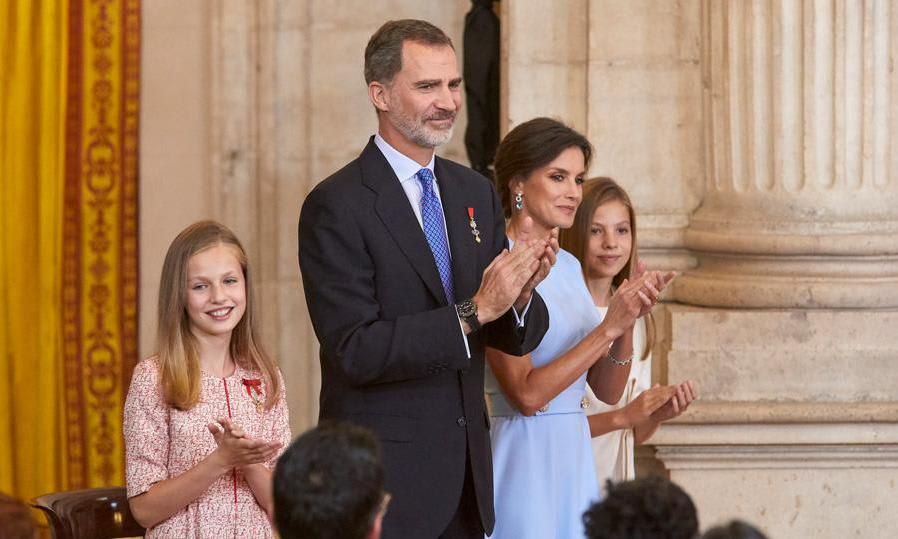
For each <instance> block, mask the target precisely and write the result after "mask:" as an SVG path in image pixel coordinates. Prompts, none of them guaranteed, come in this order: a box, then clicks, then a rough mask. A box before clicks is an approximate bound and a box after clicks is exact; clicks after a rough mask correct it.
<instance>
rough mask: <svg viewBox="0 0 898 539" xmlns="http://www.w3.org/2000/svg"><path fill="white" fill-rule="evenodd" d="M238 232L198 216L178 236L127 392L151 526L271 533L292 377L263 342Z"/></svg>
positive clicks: (134, 487) (132, 472)
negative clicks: (149, 338) (153, 344)
mask: <svg viewBox="0 0 898 539" xmlns="http://www.w3.org/2000/svg"><path fill="white" fill-rule="evenodd" d="M250 276H251V273H250V271H249V269H248V267H247V260H246V253H245V251H244V250H243V247H242V246H241V245H240V242H239V241H238V240H237V238H236V237H235V236H234V234H233V233H232V232H231V231H230V230H228V229H227V228H226V227H224V226H222V225H220V224H218V223H215V222H212V221H202V222H199V223H195V224H193V225H191V226H190V227H188V228H186V229H185V230H184V231H183V232H181V233H180V234H179V235H178V237H177V238H175V240H174V241H173V242H172V244H171V246H169V249H168V253H167V254H166V256H165V263H164V265H163V268H162V280H161V284H160V287H159V318H158V322H159V324H158V325H159V329H158V332H159V337H158V346H159V350H158V354H157V355H156V356H153V357H151V358H148V359H145V360H143V361H141V362H140V363H139V364H138V365H137V367H136V368H135V369H134V375H133V377H132V379H131V387H130V388H129V390H128V398H127V401H126V402H125V417H124V436H125V448H126V476H127V477H126V478H127V484H128V498H129V501H130V504H131V512H132V513H133V514H134V517H135V518H136V519H137V521H138V522H140V523H141V524H142V525H143V526H145V527H146V528H148V530H147V535H146V536H147V537H172V538H174V537H177V538H189V537H196V538H199V537H210V538H215V539H223V538H229V537H253V538H256V537H260V538H264V537H273V536H274V534H273V532H272V527H271V523H270V516H271V507H272V499H271V473H272V469H273V467H274V464H275V461H276V460H277V457H278V456H280V453H281V452H282V451H283V449H284V448H285V447H286V446H287V444H288V443H289V442H290V428H289V426H288V417H287V405H286V400H285V393H284V381H283V377H282V376H281V373H280V371H279V370H278V368H277V366H276V365H275V363H274V362H273V361H272V360H271V359H270V358H269V357H268V356H267V355H266V354H265V352H264V351H263V350H262V347H261V346H260V343H259V342H258V338H257V334H256V328H255V318H254V315H253V311H252V307H253V302H252V298H253V295H252V286H251V282H250Z"/></svg>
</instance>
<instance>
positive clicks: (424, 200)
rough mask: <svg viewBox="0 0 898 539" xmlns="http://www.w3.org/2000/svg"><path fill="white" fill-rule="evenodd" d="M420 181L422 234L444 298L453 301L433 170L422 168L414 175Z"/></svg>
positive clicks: (450, 262)
mask: <svg viewBox="0 0 898 539" xmlns="http://www.w3.org/2000/svg"><path fill="white" fill-rule="evenodd" d="M415 176H417V178H418V181H419V182H421V188H422V189H423V192H424V194H423V195H421V221H422V224H423V226H424V236H426V237H427V243H428V244H430V250H431V252H433V260H434V262H436V264H437V270H439V272H440V281H442V282H443V290H444V291H445V292H446V300H448V301H449V304H450V305H451V304H453V303H455V286H454V285H453V283H452V259H451V258H450V257H449V246H448V245H447V244H446V230H445V221H444V220H443V208H442V206H440V200H439V199H438V198H437V195H436V193H434V192H433V172H431V171H430V169H427V168H422V169H421V170H419V171H418V173H417V174H416V175H415Z"/></svg>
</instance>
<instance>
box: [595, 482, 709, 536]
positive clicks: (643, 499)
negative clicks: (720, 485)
mask: <svg viewBox="0 0 898 539" xmlns="http://www.w3.org/2000/svg"><path fill="white" fill-rule="evenodd" d="M583 523H584V525H585V526H586V537H588V538H589V539H695V537H697V536H698V515H697V514H696V511H695V505H694V504H693V503H692V499H691V498H690V497H689V495H688V494H686V492H684V491H683V489H681V488H680V487H678V486H677V485H675V484H674V483H672V482H670V481H668V480H667V479H664V478H662V477H657V476H652V477H646V478H642V479H636V480H634V481H626V482H623V483H617V484H611V483H609V485H608V496H607V497H606V498H605V499H604V500H602V501H601V502H597V503H595V504H594V505H593V506H592V507H590V508H589V509H588V510H587V511H586V513H585V514H584V515H583Z"/></svg>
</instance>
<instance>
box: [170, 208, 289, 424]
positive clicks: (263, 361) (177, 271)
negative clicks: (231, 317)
mask: <svg viewBox="0 0 898 539" xmlns="http://www.w3.org/2000/svg"><path fill="white" fill-rule="evenodd" d="M216 245H230V246H231V247H233V248H234V251H235V252H236V255H237V260H238V262H239V263H240V267H241V268H242V269H243V277H244V282H245V284H246V312H245V313H244V314H243V317H242V318H241V319H240V321H239V322H237V325H236V326H235V327H234V330H233V332H232V333H231V344H230V353H231V357H232V358H233V359H234V361H235V362H236V363H237V364H239V365H240V366H241V367H243V368H245V369H249V370H255V371H259V372H261V373H262V377H263V380H264V383H265V388H266V389H267V392H266V393H267V394H266V396H265V408H267V409H270V408H271V407H272V406H274V404H275V403H276V402H277V398H278V394H279V392H280V389H281V388H280V377H279V376H278V373H277V366H276V365H275V363H274V362H273V361H272V360H271V358H270V357H269V356H268V354H266V353H265V350H264V349H263V347H262V343H261V342H259V338H258V333H257V331H256V315H255V313H254V311H255V302H254V301H253V298H254V296H255V294H254V291H253V286H252V272H251V271H250V268H249V262H248V261H247V258H246V251H245V250H244V249H243V246H242V245H240V241H239V240H238V239H237V236H235V235H234V233H233V232H231V231H230V230H229V229H228V228H227V227H226V226H224V225H222V224H221V223H218V222H215V221H199V222H197V223H194V224H192V225H190V226H188V227H187V228H185V229H184V230H183V231H181V233H180V234H178V236H177V237H176V238H175V239H174V241H172V243H171V245H170V246H169V247H168V252H167V253H166V254H165V262H164V263H163V265H162V277H161V280H160V283H159V313H158V340H157V346H158V350H159V352H158V353H159V366H160V384H161V389H162V395H163V398H164V399H165V401H166V402H167V403H168V404H169V405H170V406H172V407H174V408H177V409H179V410H189V409H191V408H193V407H194V406H195V405H196V404H197V402H198V401H199V397H200V379H201V377H202V374H201V371H200V363H199V354H198V351H197V341H196V338H195V337H194V336H193V333H192V332H191V331H190V318H189V316H188V314H187V262H188V261H189V260H190V257H192V256H193V255H195V254H197V253H199V252H201V251H205V250H206V249H209V248H211V247H215V246H216Z"/></svg>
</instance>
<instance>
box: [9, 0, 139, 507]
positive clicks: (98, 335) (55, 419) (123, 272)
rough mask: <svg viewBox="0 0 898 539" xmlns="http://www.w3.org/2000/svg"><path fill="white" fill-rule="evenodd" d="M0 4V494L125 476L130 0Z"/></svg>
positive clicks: (134, 53)
mask: <svg viewBox="0 0 898 539" xmlns="http://www.w3.org/2000/svg"><path fill="white" fill-rule="evenodd" d="M2 6H3V7H0V227H2V229H0V283H2V289H0V429H2V430H0V432H4V433H8V435H9V436H10V441H11V442H12V443H3V444H0V490H3V491H6V492H10V493H12V494H15V495H16V496H19V497H21V498H25V499H28V498H31V497H33V496H35V495H39V494H42V493H46V492H52V491H58V490H67V489H72V488H83V487H90V486H101V485H115V484H123V481H124V474H123V449H122V441H121V407H122V403H123V400H124V395H125V392H126V390H127V384H128V380H129V379H130V375H131V369H132V368H133V365H134V363H135V361H136V355H137V350H136V346H137V117H138V116H137V111H138V108H137V105H138V89H139V75H138V67H139V39H140V32H139V28H140V19H139V9H140V6H139V1H138V0H33V1H32V0H11V1H10V2H3V3H2Z"/></svg>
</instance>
